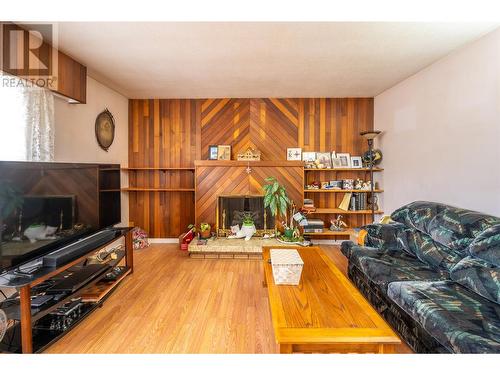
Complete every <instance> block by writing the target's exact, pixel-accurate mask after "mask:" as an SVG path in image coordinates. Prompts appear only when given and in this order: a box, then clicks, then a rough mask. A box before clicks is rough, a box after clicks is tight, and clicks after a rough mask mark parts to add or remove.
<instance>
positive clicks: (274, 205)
mask: <svg viewBox="0 0 500 375" xmlns="http://www.w3.org/2000/svg"><path fill="white" fill-rule="evenodd" d="M266 181H267V182H269V183H268V184H267V185H264V186H263V189H264V207H265V208H268V207H269V210H270V211H271V215H273V216H274V217H275V222H276V223H277V222H278V219H281V227H282V232H283V235H282V236H279V237H278V239H281V240H283V241H285V242H294V243H295V242H302V241H303V240H304V238H303V237H302V236H301V234H300V230H299V227H298V226H297V225H295V220H294V216H295V213H296V211H295V204H294V203H293V201H292V200H291V199H290V198H288V195H287V193H286V188H285V187H284V186H283V185H280V183H279V182H278V181H277V180H276V178H275V177H268V178H266ZM277 232H278V231H277Z"/></svg>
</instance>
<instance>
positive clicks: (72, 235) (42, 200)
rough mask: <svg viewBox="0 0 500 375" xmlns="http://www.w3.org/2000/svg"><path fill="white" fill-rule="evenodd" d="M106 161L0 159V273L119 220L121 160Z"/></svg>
mask: <svg viewBox="0 0 500 375" xmlns="http://www.w3.org/2000/svg"><path fill="white" fill-rule="evenodd" d="M105 167H106V168H104V167H103V166H101V165H98V164H69V163H29V162H2V161H0V231H1V234H0V273H2V272H4V271H6V270H9V269H12V268H15V267H18V266H19V265H22V264H23V263H26V262H29V261H31V260H33V259H36V258H38V257H41V256H43V255H45V254H47V253H49V252H51V251H53V250H56V249H57V248H59V247H61V246H63V245H66V244H68V243H71V242H74V241H76V240H78V239H80V238H82V237H85V236H88V235H90V234H92V233H95V232H97V231H98V230H100V229H102V228H105V227H109V226H112V225H114V224H118V223H119V222H120V218H121V207H120V186H119V184H120V182H119V166H118V167H117V168H110V167H109V165H107V166H105ZM108 171H109V172H108ZM117 172H118V173H117ZM104 174H105V175H104ZM103 184H104V185H103ZM106 184H107V185H106ZM111 185H113V186H111Z"/></svg>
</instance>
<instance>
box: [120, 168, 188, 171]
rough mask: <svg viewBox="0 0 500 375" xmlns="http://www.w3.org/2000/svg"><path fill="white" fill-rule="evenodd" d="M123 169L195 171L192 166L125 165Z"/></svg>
mask: <svg viewBox="0 0 500 375" xmlns="http://www.w3.org/2000/svg"><path fill="white" fill-rule="evenodd" d="M122 171H194V168H192V167H125V168H122Z"/></svg>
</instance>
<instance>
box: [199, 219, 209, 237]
mask: <svg viewBox="0 0 500 375" xmlns="http://www.w3.org/2000/svg"><path fill="white" fill-rule="evenodd" d="M210 229H211V226H210V224H208V223H201V224H200V238H201V239H206V238H210V237H211V236H212V233H211V232H210Z"/></svg>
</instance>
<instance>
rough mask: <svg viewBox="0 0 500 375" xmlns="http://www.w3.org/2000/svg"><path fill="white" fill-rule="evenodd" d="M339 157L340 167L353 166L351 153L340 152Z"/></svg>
mask: <svg viewBox="0 0 500 375" xmlns="http://www.w3.org/2000/svg"><path fill="white" fill-rule="evenodd" d="M337 157H338V158H339V159H340V167H339V168H351V155H350V154H348V153H340V154H337Z"/></svg>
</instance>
